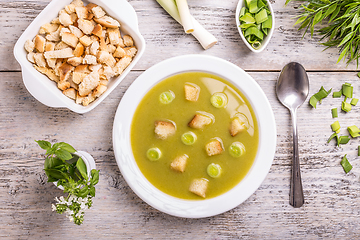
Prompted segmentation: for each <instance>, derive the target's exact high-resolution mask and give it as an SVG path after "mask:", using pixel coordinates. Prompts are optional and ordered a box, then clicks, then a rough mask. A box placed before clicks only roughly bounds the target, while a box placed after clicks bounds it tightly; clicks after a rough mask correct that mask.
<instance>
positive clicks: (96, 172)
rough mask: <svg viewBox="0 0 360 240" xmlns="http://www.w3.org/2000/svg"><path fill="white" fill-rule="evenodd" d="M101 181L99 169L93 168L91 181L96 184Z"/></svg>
mask: <svg viewBox="0 0 360 240" xmlns="http://www.w3.org/2000/svg"><path fill="white" fill-rule="evenodd" d="M98 182H99V170H95V169H92V170H91V183H92V184H93V185H96V184H97V183H98Z"/></svg>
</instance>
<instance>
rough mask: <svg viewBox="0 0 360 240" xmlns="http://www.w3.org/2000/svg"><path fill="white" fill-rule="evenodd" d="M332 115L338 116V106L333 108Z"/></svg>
mask: <svg viewBox="0 0 360 240" xmlns="http://www.w3.org/2000/svg"><path fill="white" fill-rule="evenodd" d="M331 115H332V117H333V118H337V117H338V110H337V108H333V109H331Z"/></svg>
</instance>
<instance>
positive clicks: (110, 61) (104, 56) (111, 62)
mask: <svg viewBox="0 0 360 240" xmlns="http://www.w3.org/2000/svg"><path fill="white" fill-rule="evenodd" d="M97 57H98V59H99V62H100V63H104V64H106V65H107V66H109V67H114V66H115V64H116V60H115V58H114V57H113V56H112V55H111V54H110V53H108V52H106V51H100V52H99V53H98V55H97Z"/></svg>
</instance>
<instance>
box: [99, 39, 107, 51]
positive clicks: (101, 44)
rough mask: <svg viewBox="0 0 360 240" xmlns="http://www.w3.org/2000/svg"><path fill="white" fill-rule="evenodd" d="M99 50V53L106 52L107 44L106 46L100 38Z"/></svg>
mask: <svg viewBox="0 0 360 240" xmlns="http://www.w3.org/2000/svg"><path fill="white" fill-rule="evenodd" d="M100 50H101V51H107V44H106V42H105V39H104V38H103V37H101V38H100Z"/></svg>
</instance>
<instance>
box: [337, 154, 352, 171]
mask: <svg viewBox="0 0 360 240" xmlns="http://www.w3.org/2000/svg"><path fill="white" fill-rule="evenodd" d="M346 155H347V154H345V156H344V157H343V158H342V160H341V162H340V164H341V166H342V167H343V168H344V171H345V172H346V173H348V172H350V170H351V169H352V166H351V164H350V163H349V161H348V159H347V158H346Z"/></svg>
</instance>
